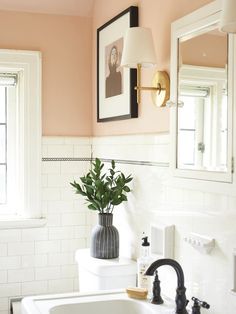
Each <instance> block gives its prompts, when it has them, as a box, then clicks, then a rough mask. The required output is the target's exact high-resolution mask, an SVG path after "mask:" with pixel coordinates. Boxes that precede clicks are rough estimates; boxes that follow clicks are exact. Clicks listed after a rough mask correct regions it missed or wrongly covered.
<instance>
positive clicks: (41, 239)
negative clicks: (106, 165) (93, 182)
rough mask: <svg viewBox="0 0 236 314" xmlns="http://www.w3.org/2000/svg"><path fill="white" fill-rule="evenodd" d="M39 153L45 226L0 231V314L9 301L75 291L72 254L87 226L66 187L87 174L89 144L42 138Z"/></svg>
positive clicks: (80, 203)
mask: <svg viewBox="0 0 236 314" xmlns="http://www.w3.org/2000/svg"><path fill="white" fill-rule="evenodd" d="M42 152H43V156H42V157H43V158H44V159H43V161H42V212H43V214H44V216H46V218H47V225H46V226H45V227H43V228H32V229H9V230H0V314H7V313H8V310H9V309H8V303H9V299H10V298H13V297H20V296H26V295H33V294H42V293H43V294H45V293H57V292H70V291H76V290H78V284H77V276H78V275H77V266H76V264H75V259H74V255H75V251H76V250H77V249H80V248H85V247H86V246H87V243H89V240H88V236H89V232H88V230H89V229H90V226H89V225H88V223H89V221H88V219H87V211H88V210H87V208H86V205H85V204H84V201H83V200H81V199H80V197H79V196H77V195H75V193H74V191H73V189H72V188H71V187H70V185H69V183H70V182H72V181H73V180H74V179H75V178H79V177H80V176H81V175H83V174H84V173H86V172H87V171H88V169H89V164H90V163H89V158H90V156H91V140H90V139H89V138H65V137H45V138H43V147H42ZM65 158H67V159H65ZM82 158H83V159H84V160H83V159H82Z"/></svg>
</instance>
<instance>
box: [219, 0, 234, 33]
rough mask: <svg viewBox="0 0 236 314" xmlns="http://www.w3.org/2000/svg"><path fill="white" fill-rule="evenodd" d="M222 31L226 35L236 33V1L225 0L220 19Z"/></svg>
mask: <svg viewBox="0 0 236 314" xmlns="http://www.w3.org/2000/svg"><path fill="white" fill-rule="evenodd" d="M220 30H221V31H222V32H226V33H236V1H235V0H223V1H222V11H221V18H220Z"/></svg>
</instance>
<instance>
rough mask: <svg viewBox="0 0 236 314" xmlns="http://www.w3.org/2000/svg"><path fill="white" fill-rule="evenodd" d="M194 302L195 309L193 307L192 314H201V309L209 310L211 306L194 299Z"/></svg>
mask: <svg viewBox="0 0 236 314" xmlns="http://www.w3.org/2000/svg"><path fill="white" fill-rule="evenodd" d="M192 300H193V307H192V314H200V308H201V307H202V308H204V309H209V308H210V304H208V303H207V302H205V301H201V300H199V299H198V298H195V297H192Z"/></svg>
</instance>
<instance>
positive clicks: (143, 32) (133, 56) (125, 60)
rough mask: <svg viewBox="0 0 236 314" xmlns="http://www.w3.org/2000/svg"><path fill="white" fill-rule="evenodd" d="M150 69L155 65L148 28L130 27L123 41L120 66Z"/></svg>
mask: <svg viewBox="0 0 236 314" xmlns="http://www.w3.org/2000/svg"><path fill="white" fill-rule="evenodd" d="M138 64H140V65H141V66H142V67H151V66H154V65H155V64H156V54H155V49H154V43H153V39H152V33H151V30H150V29H149V28H144V27H131V28H129V29H128V30H127V32H126V35H125V39H124V49H123V53H122V59H121V66H124V67H127V68H137V65H138Z"/></svg>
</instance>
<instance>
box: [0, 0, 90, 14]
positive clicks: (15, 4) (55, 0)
mask: <svg viewBox="0 0 236 314" xmlns="http://www.w3.org/2000/svg"><path fill="white" fill-rule="evenodd" d="M93 2H94V0H0V10H9V11H20V12H33V13H46V14H62V15H76V16H91V13H92V7H93Z"/></svg>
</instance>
